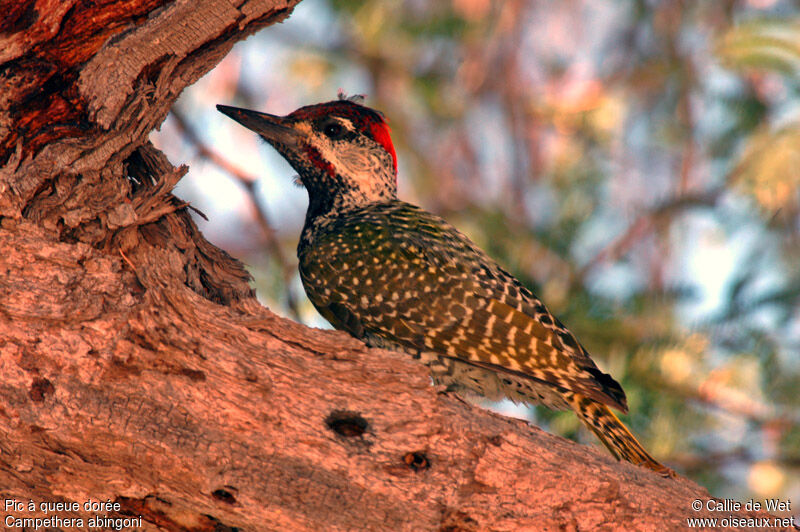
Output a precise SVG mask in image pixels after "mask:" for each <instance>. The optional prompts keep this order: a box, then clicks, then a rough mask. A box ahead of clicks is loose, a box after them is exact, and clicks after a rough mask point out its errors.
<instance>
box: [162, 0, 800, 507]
mask: <svg viewBox="0 0 800 532" xmlns="http://www.w3.org/2000/svg"><path fill="white" fill-rule="evenodd" d="M798 74H800V6H798V3H797V2H789V1H780V0H739V1H732V0H715V1H699V2H684V1H634V0H618V1H599V0H598V1H589V0H563V1H530V0H508V1H498V2H492V1H489V0H447V1H445V0H442V1H436V2H428V1H425V0H404V1H397V0H374V1H367V2H361V1H333V0H305V1H304V2H302V3H301V4H300V5H299V6H298V7H297V9H296V10H295V12H294V14H293V15H292V16H291V17H290V18H289V19H288V20H287V21H286V22H284V23H283V24H281V25H278V26H273V27H270V28H268V29H266V30H265V31H263V32H261V33H259V34H258V35H255V36H253V37H251V38H250V39H248V40H247V41H245V42H243V43H240V44H239V45H237V46H236V47H235V48H234V50H233V52H232V53H231V54H230V55H228V56H227V57H226V58H225V59H224V60H223V61H222V63H220V65H219V66H218V67H217V68H216V69H215V70H214V71H213V72H211V73H210V74H208V75H207V76H206V77H204V78H203V79H202V80H200V81H199V82H198V83H196V84H195V85H194V86H192V87H190V88H189V89H187V90H186V91H185V93H184V94H183V95H182V96H181V98H180V100H179V101H178V103H177V104H176V106H175V108H174V111H173V113H172V114H171V115H170V116H169V117H168V119H167V120H166V122H165V123H164V124H163V126H162V128H161V130H160V131H159V132H154V133H153V141H154V142H155V143H156V144H157V145H158V146H159V147H160V148H162V149H163V150H164V151H166V152H167V154H168V155H169V157H170V159H171V160H172V162H173V163H175V164H189V165H190V167H191V171H190V172H189V174H188V176H187V177H186V178H185V179H184V180H183V181H182V182H181V184H180V185H179V186H178V189H177V194H178V195H179V196H180V197H182V198H184V199H186V200H188V201H190V202H191V203H192V205H194V206H195V207H197V208H198V209H199V210H201V211H203V212H204V213H205V214H206V215H207V217H208V221H205V220H203V219H198V223H199V224H200V226H201V229H202V230H203V232H204V233H205V234H206V235H207V237H208V238H209V239H210V240H211V241H212V242H214V243H215V244H217V245H218V246H220V247H222V248H224V249H226V250H228V251H229V252H231V253H232V254H234V255H235V256H237V257H239V258H241V259H242V260H243V261H244V262H245V263H246V264H247V265H248V266H249V268H250V271H251V273H252V275H253V277H254V278H255V285H256V288H257V290H258V294H259V297H260V299H261V301H262V302H263V303H264V304H265V305H266V306H268V307H269V308H270V309H272V310H273V311H275V312H277V313H278V314H281V315H284V316H288V317H291V318H293V319H297V320H299V321H302V322H303V323H306V324H308V325H312V326H318V327H325V326H327V324H326V323H325V322H324V321H323V320H322V319H321V318H320V317H319V316H318V315H317V313H316V311H315V310H314V309H313V307H312V306H311V304H310V303H309V302H308V301H307V300H306V298H305V295H304V294H303V291H302V287H301V285H300V282H299V278H298V275H297V273H296V262H297V261H296V258H295V246H296V243H297V239H298V236H299V233H300V228H301V226H302V223H303V218H304V214H305V209H306V204H307V198H306V193H305V191H304V190H302V189H299V188H297V187H295V186H293V185H292V177H293V175H294V172H293V170H292V169H291V168H290V167H289V166H288V165H287V164H286V163H285V162H284V161H283V160H282V159H281V158H280V157H279V156H278V155H277V154H276V153H275V152H274V151H273V150H272V149H271V148H270V147H269V146H267V145H266V144H264V143H263V142H260V141H259V140H258V139H257V138H256V136H255V135H253V134H252V133H251V132H250V131H248V130H246V129H244V128H243V127H241V126H238V125H237V124H235V123H234V122H233V121H231V120H229V119H227V118H226V117H224V116H223V115H221V114H219V113H217V112H216V111H215V109H214V105H215V104H217V103H225V104H229V105H237V106H242V107H248V108H253V109H258V110H262V111H267V112H271V113H276V114H285V113H288V112H290V111H292V110H294V109H295V108H297V107H300V106H302V105H307V104H310V103H316V102H319V101H326V100H331V99H334V98H335V97H336V93H337V90H338V89H342V90H343V91H345V92H347V93H348V94H365V95H367V100H366V103H367V104H368V105H370V106H372V107H375V108H378V109H380V110H382V111H383V112H384V113H385V115H386V116H387V118H388V120H389V122H390V125H391V127H392V129H393V133H394V141H395V145H396V147H397V151H398V154H399V159H400V177H399V180H400V195H401V197H402V198H403V199H405V200H408V201H411V202H413V203H416V204H419V205H422V206H423V207H425V208H427V209H428V210H431V211H433V212H436V213H438V214H441V215H442V216H444V217H445V218H447V219H448V220H449V221H450V222H451V223H453V224H454V225H456V226H457V227H459V228H460V229H461V230H462V231H464V232H465V233H467V234H468V235H469V236H470V237H471V238H472V239H473V240H475V241H476V242H477V243H478V244H479V245H480V246H481V247H483V248H484V249H486V250H487V251H489V252H490V254H491V255H493V256H494V257H495V258H497V259H498V260H499V262H500V263H501V264H503V265H504V266H505V267H506V269H508V270H509V271H511V272H512V273H513V274H514V275H516V276H517V277H518V278H519V279H520V280H522V281H523V282H524V283H525V284H526V285H528V286H529V287H531V288H532V289H534V291H535V292H536V293H537V294H538V295H539V296H541V297H542V298H543V299H544V301H545V302H546V303H547V305H548V306H549V308H550V309H551V311H553V312H554V313H555V314H556V315H558V316H559V317H560V318H561V319H562V321H563V322H565V323H566V324H567V325H568V326H569V327H570V328H571V329H572V330H573V332H574V333H575V334H576V335H577V336H578V338H580V339H581V341H582V343H583V344H584V345H585V346H586V347H587V349H588V350H589V351H590V352H591V353H592V354H593V357H594V359H595V360H596V361H597V362H598V364H599V365H600V366H601V368H603V369H604V370H606V371H608V372H610V373H611V374H612V375H614V377H615V378H617V380H619V381H620V382H621V384H622V385H623V387H624V389H625V390H626V392H627V394H628V400H629V404H630V408H631V414H630V415H629V416H626V417H625V420H626V421H627V422H628V423H629V425H630V426H631V428H632V429H633V431H634V432H635V433H636V434H637V435H639V436H640V439H641V440H642V443H643V444H644V445H645V447H646V448H648V449H649V450H651V452H652V453H653V454H654V455H656V456H657V457H658V458H659V459H661V460H662V461H663V462H665V463H667V464H668V465H670V466H672V467H673V468H675V469H677V470H678V471H680V472H681V473H683V474H686V475H688V476H689V477H690V478H693V479H694V480H696V481H697V482H699V483H701V484H703V485H705V486H706V487H708V488H709V489H710V490H711V492H712V494H714V495H716V496H719V497H733V498H736V499H738V500H742V501H745V500H747V499H748V498H750V497H753V498H758V499H761V498H764V497H780V498H783V499H791V500H792V501H793V503H794V505H793V508H792V510H793V513H795V515H798V507H800V305H799V303H800V193H799V192H798V189H799V188H800V186H799V185H800V106H798V104H799V103H800V92H799V91H798V89H800V77H798ZM493 406H494V407H495V408H498V409H500V410H502V411H504V412H506V413H509V414H512V415H517V416H521V417H526V418H529V419H531V420H533V421H534V422H536V423H537V424H539V425H540V426H542V427H544V428H546V429H547V430H549V431H551V432H555V433H558V434H563V435H565V436H568V437H571V438H575V439H577V440H579V441H584V442H587V443H589V444H591V445H599V444H598V443H597V442H596V440H594V438H593V437H592V436H591V435H590V434H589V433H588V432H586V431H585V430H584V429H583V428H582V427H581V426H580V424H579V422H578V420H577V418H576V417H575V416H574V415H573V414H572V413H569V412H567V413H564V412H552V411H549V410H546V409H542V408H534V409H528V408H522V407H518V406H515V405H512V404H510V403H508V404H505V403H503V404H499V405H493Z"/></svg>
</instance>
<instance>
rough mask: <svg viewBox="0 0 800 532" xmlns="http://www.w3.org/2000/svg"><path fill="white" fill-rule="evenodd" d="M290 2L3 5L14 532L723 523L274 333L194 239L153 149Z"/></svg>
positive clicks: (221, 258)
mask: <svg viewBox="0 0 800 532" xmlns="http://www.w3.org/2000/svg"><path fill="white" fill-rule="evenodd" d="M294 3H295V2H294V1H278V0H250V1H248V0H239V1H238V2H237V1H234V0H228V1H224V0H205V1H202V2H194V1H189V0H175V1H171V2H167V1H164V0H131V1H128V2H112V1H106V2H87V1H82V0H23V1H19V2H16V3H14V4H13V5H11V6H10V7H8V8H6V12H5V14H4V17H3V20H2V22H0V86H1V87H2V90H0V164H2V165H3V166H2V168H0V249H1V250H2V253H0V503H3V504H4V506H3V507H2V508H1V509H0V518H2V519H3V520H4V522H3V524H4V526H6V527H11V526H16V525H14V521H13V520H12V521H11V522H9V521H5V520H6V519H7V518H8V516H11V517H12V519H16V518H19V519H23V518H34V517H40V518H44V517H47V516H48V515H49V516H51V517H52V516H53V515H57V516H58V517H60V518H61V519H67V518H76V519H77V518H80V519H83V520H84V525H82V527H83V528H88V524H87V523H88V519H89V518H90V517H92V516H97V515H100V516H103V515H107V516H108V517H111V518H135V519H141V524H139V525H138V526H137V527H136V528H138V529H141V530H235V529H238V530H354V529H368V530H448V531H456V530H465V531H466V530H557V529H558V530H587V529H592V530H595V529H609V530H612V529H630V530H654V529H656V528H664V527H666V528H670V529H671V528H677V527H683V526H685V522H686V521H685V520H686V518H687V517H702V516H713V514H712V513H711V512H708V511H701V512H694V511H692V510H691V507H690V504H691V502H692V501H693V500H695V499H701V500H703V501H705V500H708V499H709V495H708V494H707V493H706V492H705V491H704V490H703V489H702V488H700V487H698V486H697V485H695V484H693V483H691V482H689V481H687V480H685V479H679V480H667V479H663V478H661V477H659V476H657V475H655V474H653V473H650V472H648V471H646V470H643V469H638V468H635V467H632V466H630V465H628V464H624V463H616V462H613V461H612V460H611V459H610V458H609V457H608V456H607V455H606V454H605V453H604V452H603V451H597V450H593V449H590V448H587V447H582V446H580V445H577V444H575V443H572V442H569V441H567V440H564V439H562V438H558V437H555V436H552V435H548V434H546V433H543V432H542V431H541V430H539V429H537V428H535V427H532V426H530V425H528V424H527V423H525V422H523V421H519V420H513V419H506V418H503V417H501V416H498V415H496V414H493V413H490V412H487V411H484V410H481V409H479V408H477V407H474V406H470V405H466V404H464V403H462V402H460V401H459V400H457V399H455V398H453V397H450V396H447V395H441V394H437V393H436V392H435V390H434V389H433V388H432V387H431V386H430V383H429V381H430V379H429V377H428V375H427V370H426V369H425V368H424V367H421V366H419V365H418V364H416V363H415V362H413V361H411V360H409V359H408V357H406V356H404V355H401V354H397V353H392V352H388V351H381V350H375V349H367V348H366V347H365V346H364V345H363V344H361V343H360V342H358V341H356V340H353V339H351V338H350V337H348V336H346V335H345V334H343V333H337V332H330V331H316V330H311V329H308V328H306V327H303V326H301V325H298V324H296V323H293V322H290V321H288V320H285V319H282V318H279V317H277V316H275V315H274V314H272V313H271V312H270V311H269V310H267V309H265V308H263V307H261V306H260V305H259V304H258V303H257V302H256V300H255V298H254V295H253V292H252V289H251V288H250V286H249V284H248V281H249V279H248V275H247V273H246V272H245V270H244V269H243V267H242V266H241V264H240V263H239V262H238V261H236V260H235V259H233V258H231V257H230V256H228V255H227V254H226V253H225V252H224V251H221V250H219V249H217V248H215V247H214V246H212V245H211V244H209V243H208V242H207V241H206V240H205V239H204V238H203V237H202V235H201V234H200V233H199V232H198V231H197V228H196V226H195V225H194V223H193V222H192V220H191V218H190V217H189V215H188V213H187V211H186V206H185V205H183V204H182V203H181V202H180V201H179V200H177V199H176V198H175V197H174V196H172V194H171V190H172V188H173V186H174V185H175V183H177V181H178V180H179V179H180V178H181V176H182V175H183V174H184V173H185V172H186V168H174V167H172V166H171V165H170V164H169V162H168V161H167V160H166V158H165V157H164V156H163V155H162V154H160V153H159V152H158V151H157V150H156V149H155V148H153V147H152V146H151V145H150V144H149V142H148V141H147V135H148V133H149V132H150V131H151V130H152V129H153V128H154V127H156V126H157V125H158V124H160V123H161V122H162V120H163V119H164V117H165V116H166V113H167V111H168V109H169V107H170V105H171V104H172V103H173V101H174V100H175V98H177V96H178V94H179V93H180V91H181V90H182V89H183V88H184V87H185V86H187V85H188V84H190V83H192V82H194V81H195V80H197V79H198V78H199V77H200V76H201V75H202V74H204V73H205V72H207V71H208V70H209V69H210V68H211V67H213V65H214V64H216V63H217V62H218V61H219V60H220V59H221V58H222V57H223V56H224V55H225V54H226V53H227V52H228V51H229V49H230V48H231V46H232V45H233V43H234V42H235V41H236V40H238V39H241V38H243V37H244V36H246V35H248V34H251V33H252V32H254V31H256V30H257V29H259V28H262V27H264V26H267V25H269V24H271V23H274V22H276V21H279V20H281V19H282V18H284V17H285V16H287V15H288V14H289V12H290V11H291V8H292V7H293V4H294ZM29 500H33V501H34V502H36V503H37V504H38V503H40V502H43V501H46V502H53V503H55V502H61V503H63V504H66V505H68V506H66V508H68V509H66V510H61V509H59V510H55V511H54V512H51V513H50V514H46V513H45V512H44V511H42V510H40V509H38V508H37V509H36V510H35V511H28V510H27V504H28V501H29ZM90 500H91V501H95V502H103V503H109V504H110V505H111V508H112V509H111V510H110V511H108V510H106V509H100V510H93V509H91V508H90V509H89V510H86V509H85V508H84V507H83V504H84V503H85V502H87V501H90ZM6 501H12V502H11V506H9V505H8V504H7V503H6ZM17 503H21V504H23V508H22V509H21V508H20V507H18V506H17ZM72 503H77V504H78V506H79V509H77V510H73V509H72V506H69V505H71V504H72ZM726 515H739V516H744V515H746V514H744V513H742V512H726ZM753 515H755V514H753ZM762 516H763V514H762ZM716 517H721V516H720V515H717V516H716ZM79 528H81V527H79ZM51 529H54V530H58V529H65V530H66V529H74V528H68V527H67V526H59V525H54V526H53V527H51Z"/></svg>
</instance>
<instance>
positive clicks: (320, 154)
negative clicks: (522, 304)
mask: <svg viewBox="0 0 800 532" xmlns="http://www.w3.org/2000/svg"><path fill="white" fill-rule="evenodd" d="M217 109H218V110H219V111H220V112H222V113H224V114H225V115H227V116H229V117H231V118H233V119H234V120H236V121H237V122H239V123H240V124H242V125H243V126H245V127H246V128H248V129H251V130H253V131H255V132H256V133H258V134H259V135H260V136H261V138H263V139H264V140H266V141H267V142H268V143H270V144H271V145H272V146H274V147H275V149H276V150H278V152H279V153H280V154H281V155H283V157H284V158H285V159H286V160H287V161H289V164H291V165H292V167H293V168H294V169H295V170H296V171H297V173H298V174H299V176H300V182H301V183H302V185H303V186H304V187H305V188H306V189H307V190H308V195H309V200H310V207H309V212H312V211H315V212H316V213H317V214H322V213H325V212H328V211H329V210H331V209H345V208H348V207H358V206H362V205H367V204H370V203H375V202H382V201H388V200H391V199H395V198H396V197H397V156H396V154H395V151H394V146H393V145H392V139H391V137H390V132H389V126H388V125H387V123H386V120H384V118H383V116H382V115H381V114H380V113H379V112H377V111H375V110H373V109H370V108H369V107H365V106H363V105H361V104H359V103H356V102H354V101H352V100H348V99H341V98H340V99H339V100H334V101H332V102H326V103H320V104H316V105H308V106H306V107H301V108H300V109H297V110H296V111H294V112H292V113H290V114H288V115H286V116H276V115H271V114H266V113H259V112H257V111H250V110H248V109H240V108H238V107H228V106H226V105H218V106H217Z"/></svg>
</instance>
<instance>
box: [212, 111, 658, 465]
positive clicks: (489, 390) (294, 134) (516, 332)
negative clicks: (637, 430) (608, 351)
mask: <svg viewBox="0 0 800 532" xmlns="http://www.w3.org/2000/svg"><path fill="white" fill-rule="evenodd" d="M218 108H219V109H220V111H222V112H223V113H225V114H227V115H228V116H230V117H232V118H234V119H235V120H237V121H239V122H240V123H242V124H243V125H245V126H246V127H248V128H250V129H252V130H254V131H256V132H257V133H259V134H260V135H261V136H262V137H263V138H264V139H265V140H267V142H269V143H270V144H272V145H273V146H274V147H275V148H276V149H277V150H278V151H279V152H280V153H281V154H282V155H283V156H284V157H285V158H286V159H287V160H288V161H289V162H290V163H291V164H292V166H293V167H294V168H295V170H297V172H298V173H299V179H300V182H301V183H302V185H303V186H305V188H306V189H307V190H308V194H309V208H308V212H307V214H306V221H305V227H304V228H303V231H302V234H301V238H300V243H299V245H298V250H297V252H298V258H299V260H300V274H301V278H302V281H303V286H304V287H305V290H306V293H307V294H308V297H309V299H310V300H311V302H312V303H313V304H314V306H315V307H316V308H317V310H318V311H319V312H320V314H322V316H323V317H325V319H327V320H328V321H329V322H330V323H331V324H332V325H333V326H334V327H335V328H337V329H341V330H345V331H347V332H349V333H350V334H352V335H353V336H355V337H356V338H359V339H361V340H363V341H364V342H366V343H367V344H368V345H370V346H375V347H385V348H390V349H396V350H399V351H403V352H406V353H409V354H410V355H412V356H413V357H414V358H416V359H418V360H420V361H421V362H423V363H424V364H426V365H428V367H429V368H430V370H431V375H432V377H433V379H434V381H435V382H436V383H438V384H440V385H443V386H445V387H446V388H447V389H449V390H453V391H458V392H466V393H470V394H478V395H481V396H484V397H488V398H490V399H500V398H503V397H507V398H510V399H512V400H514V401H517V402H525V403H538V404H544V405H546V406H548V407H550V408H555V409H564V408H569V409H572V410H574V411H575V412H576V414H577V415H578V417H579V418H580V419H581V420H582V421H583V422H584V423H585V424H586V425H587V427H589V428H590V429H591V430H592V431H593V432H594V433H595V434H596V435H597V436H598V437H599V438H600V440H601V441H602V442H603V443H604V444H605V445H606V446H607V447H608V448H609V450H610V451H611V452H612V453H613V454H614V455H615V456H616V457H617V458H621V459H625V460H628V461H630V462H632V463H635V464H641V465H644V466H646V467H649V468H651V469H654V470H656V471H658V472H660V473H662V474H669V473H670V470H669V469H668V468H666V467H664V466H663V465H661V464H659V463H658V462H657V461H656V460H655V459H653V458H652V457H651V456H650V455H649V454H648V453H647V452H646V451H645V450H644V449H643V448H642V447H641V445H640V444H639V443H638V442H637V441H636V439H635V438H634V437H633V435H631V433H630V432H629V431H628V430H627V428H625V426H624V425H623V424H622V423H621V422H620V421H619V419H617V417H616V416H615V415H614V413H613V412H612V411H611V410H610V408H609V407H613V408H617V409H619V410H622V411H623V412H624V411H627V404H626V400H625V393H624V392H623V391H622V388H621V387H620V385H619V384H618V383H617V382H616V381H615V380H614V379H613V378H611V377H610V376H609V375H607V374H606V373H603V372H602V371H600V370H599V369H598V368H597V366H596V365H595V364H594V362H593V361H592V359H591V358H590V357H589V354H588V353H587V352H586V350H585V349H584V348H583V346H581V344H580V343H579V342H578V341H577V340H576V338H575V337H574V336H573V335H572V333H570V332H569V330H567V328H566V327H564V325H563V324H561V322H559V321H558V319H557V318H555V317H554V316H553V315H552V314H551V313H550V312H549V311H548V310H547V308H546V307H545V306H544V304H543V303H542V302H541V301H540V300H539V299H538V298H537V297H536V296H535V295H534V294H533V293H531V292H530V291H529V290H528V289H527V288H525V287H524V286H522V284H521V283H520V282H519V281H517V279H515V278H514V277H513V276H511V275H510V274H509V273H507V272H506V271H505V270H503V269H502V268H501V267H500V266H499V265H498V264H497V263H496V262H495V261H494V260H492V259H491V258H490V257H489V256H487V255H486V254H485V253H484V252H483V251H481V250H480V249H478V248H477V247H476V246H475V244H473V243H472V242H471V241H470V240H469V239H468V238H467V237H466V236H464V235H463V234H461V233H460V232H459V231H458V230H456V229H455V228H454V227H452V226H451V225H449V224H448V223H447V222H445V221H444V220H443V219H441V218H439V217H438V216H435V215H433V214H431V213H428V212H426V211H424V210H422V209H420V208H419V207H416V206H414V205H411V204H409V203H406V202H403V201H400V200H398V199H397V182H396V175H397V157H396V154H395V150H394V147H393V146H392V143H391V137H390V134H389V128H388V125H387V124H386V122H385V120H384V118H383V116H382V115H380V114H379V113H377V112H376V111H374V110H372V109H369V108H367V107H364V106H363V105H360V104H358V103H355V102H353V101H350V100H342V99H340V100H338V101H334V102H328V103H323V104H318V105H312V106H307V107H303V108H301V109H298V110H297V111H295V112H293V113H291V114H289V115H288V116H286V117H277V116H273V115H267V114H263V113H257V112H254V111H248V110H244V109H237V108H232V107H224V106H218Z"/></svg>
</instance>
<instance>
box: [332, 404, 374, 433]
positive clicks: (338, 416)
mask: <svg viewBox="0 0 800 532" xmlns="http://www.w3.org/2000/svg"><path fill="white" fill-rule="evenodd" d="M325 424H326V425H328V428H329V429H331V430H332V431H333V432H335V433H336V434H339V435H340V436H344V437H345V438H355V437H357V436H361V435H362V434H364V433H365V432H366V431H367V428H368V427H369V423H367V420H366V419H364V418H363V417H361V414H359V413H358V412H346V411H343V410H335V411H333V412H331V414H330V415H329V416H328V419H326V420H325Z"/></svg>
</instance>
